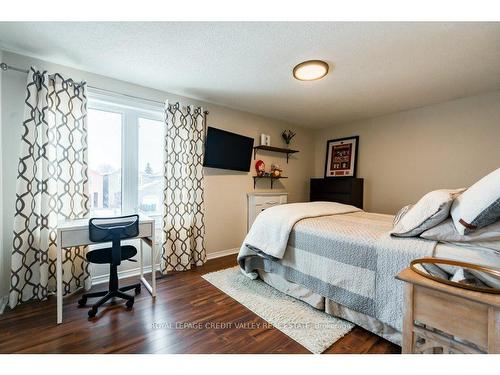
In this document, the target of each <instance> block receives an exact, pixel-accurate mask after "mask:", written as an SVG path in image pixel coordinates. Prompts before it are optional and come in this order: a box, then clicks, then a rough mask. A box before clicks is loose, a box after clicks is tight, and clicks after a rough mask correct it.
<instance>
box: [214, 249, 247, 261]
mask: <svg viewBox="0 0 500 375" xmlns="http://www.w3.org/2000/svg"><path fill="white" fill-rule="evenodd" d="M239 251H240V248H239V247H235V248H233V249H226V250H221V251H215V252H213V253H208V254H207V259H208V260H211V259H217V258H222V257H225V256H226V255H233V254H238V252H239Z"/></svg>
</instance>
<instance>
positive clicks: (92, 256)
mask: <svg viewBox="0 0 500 375" xmlns="http://www.w3.org/2000/svg"><path fill="white" fill-rule="evenodd" d="M138 234H139V215H129V216H121V217H114V218H94V219H90V221H89V238H90V241H92V242H111V243H112V247H108V248H105V249H97V250H92V251H89V252H88V253H87V261H88V262H90V263H96V264H107V263H109V290H106V291H102V292H95V293H86V294H84V295H82V298H81V299H80V300H79V301H78V306H79V307H83V306H85V305H86V304H87V299H88V298H94V297H102V298H101V299H100V300H99V301H97V302H96V303H95V304H93V305H92V307H91V309H90V310H89V318H93V317H94V316H96V314H97V310H98V308H99V307H100V306H101V305H103V304H104V303H105V302H106V301H108V300H110V299H111V298H113V297H119V298H123V299H125V300H127V303H126V304H125V306H127V308H129V309H130V308H132V306H133V305H134V296H131V295H129V294H127V293H124V292H126V291H127V290H131V289H134V290H135V294H139V293H140V292H141V284H140V283H139V284H133V285H127V286H123V287H121V288H120V287H119V286H118V271H117V267H118V266H119V265H120V264H121V261H122V260H130V261H134V262H135V260H132V259H131V258H133V257H134V256H135V255H136V254H137V249H136V248H135V247H134V246H131V245H124V246H122V245H121V244H120V242H121V240H125V239H127V238H134V237H137V236H138Z"/></svg>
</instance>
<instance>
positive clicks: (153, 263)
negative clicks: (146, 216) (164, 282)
mask: <svg viewBox="0 0 500 375" xmlns="http://www.w3.org/2000/svg"><path fill="white" fill-rule="evenodd" d="M155 232H156V230H155V228H153V235H152V236H151V284H153V285H152V289H153V290H152V292H151V295H152V296H153V297H156V250H155V245H156V244H155Z"/></svg>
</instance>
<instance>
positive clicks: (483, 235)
mask: <svg viewBox="0 0 500 375" xmlns="http://www.w3.org/2000/svg"><path fill="white" fill-rule="evenodd" d="M420 237H422V238H425V239H428V240H434V241H440V242H474V243H476V242H487V241H500V221H497V222H495V223H493V224H490V225H488V226H486V227H483V228H481V229H478V230H476V231H474V232H471V233H468V234H460V233H458V231H457V228H455V225H454V224H453V220H452V219H448V220H446V221H444V222H442V223H441V224H439V225H436V226H435V227H433V228H430V229H427V230H426V231H425V232H423V233H422V234H421V235H420Z"/></svg>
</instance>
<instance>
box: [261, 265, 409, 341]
mask: <svg viewBox="0 0 500 375" xmlns="http://www.w3.org/2000/svg"><path fill="white" fill-rule="evenodd" d="M258 273H259V277H260V279H262V281H264V282H265V283H266V284H268V285H270V286H272V287H273V288H275V289H277V290H279V291H281V292H283V293H285V294H287V295H289V296H292V297H294V298H297V299H299V300H301V301H303V302H305V303H307V304H309V305H311V306H312V307H314V308H315V309H318V310H321V311H324V312H325V313H327V314H330V315H333V316H336V317H339V318H342V319H345V320H348V321H350V322H351V323H354V324H356V325H358V326H360V327H362V328H364V329H366V330H367V331H370V332H372V333H374V334H376V335H378V336H380V337H383V338H384V339H386V340H388V341H390V342H392V343H394V344H396V345H399V346H401V340H402V335H401V332H399V331H397V330H395V329H394V328H392V327H390V326H388V325H387V324H384V323H382V322H381V321H380V320H378V319H376V318H374V317H372V316H369V315H366V314H363V313H361V312H358V311H354V310H351V309H349V308H347V307H345V306H343V305H341V304H339V303H337V302H335V301H333V300H331V299H328V298H325V297H323V296H320V295H319V294H317V293H314V292H313V291H311V290H309V289H307V288H306V287H304V286H302V285H299V284H296V283H293V282H291V281H288V280H286V279H285V278H283V277H282V276H280V275H277V274H274V273H270V272H265V271H263V270H258Z"/></svg>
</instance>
